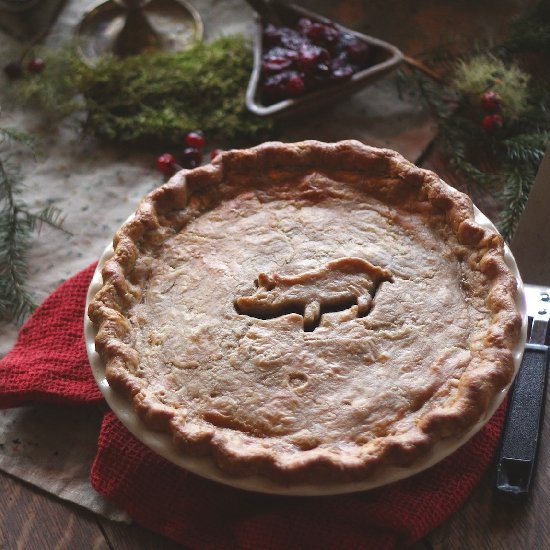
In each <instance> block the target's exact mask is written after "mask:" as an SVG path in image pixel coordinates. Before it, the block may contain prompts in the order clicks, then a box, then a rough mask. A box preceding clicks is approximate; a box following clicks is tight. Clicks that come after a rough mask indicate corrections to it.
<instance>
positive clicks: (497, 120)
mask: <svg viewBox="0 0 550 550" xmlns="http://www.w3.org/2000/svg"><path fill="white" fill-rule="evenodd" d="M480 103H481V108H482V109H483V111H485V112H486V113H487V114H486V115H485V116H484V117H483V118H482V119H481V125H482V126H483V128H484V130H485V131H486V132H487V133H488V134H494V133H495V132H496V131H497V130H500V129H501V128H502V127H503V126H504V117H503V116H502V98H501V97H500V95H499V94H497V93H496V92H493V91H488V92H484V93H483V95H482V96H481V101H480Z"/></svg>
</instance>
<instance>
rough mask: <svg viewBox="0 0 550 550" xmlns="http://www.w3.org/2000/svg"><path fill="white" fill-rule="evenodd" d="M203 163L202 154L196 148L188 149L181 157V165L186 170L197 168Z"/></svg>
mask: <svg viewBox="0 0 550 550" xmlns="http://www.w3.org/2000/svg"><path fill="white" fill-rule="evenodd" d="M201 162H202V153H201V151H200V150H199V149H197V148H196V147H187V148H186V149H184V150H183V154H182V156H181V165H182V166H183V167H184V168H196V167H197V166H200V164H201Z"/></svg>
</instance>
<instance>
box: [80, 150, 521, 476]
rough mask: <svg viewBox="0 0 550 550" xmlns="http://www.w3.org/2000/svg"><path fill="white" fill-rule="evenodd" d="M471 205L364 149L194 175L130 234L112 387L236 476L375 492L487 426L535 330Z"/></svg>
mask: <svg viewBox="0 0 550 550" xmlns="http://www.w3.org/2000/svg"><path fill="white" fill-rule="evenodd" d="M516 286H517V282H516V278H515V276H514V275H513V274H512V273H511V272H510V269H509V268H508V267H507V264H506V262H505V260H504V247H503V240H502V238H501V237H500V236H499V235H498V234H497V233H496V232H495V231H494V230H492V229H490V228H489V229H488V228H486V227H482V226H480V225H479V224H477V223H476V221H475V220H474V210H473V205H472V203H471V201H470V199H469V198H468V197H467V196H465V195H464V194H462V193H460V192H458V191H456V190H454V189H452V188H451V187H449V186H447V185H446V184H445V183H443V182H442V181H441V180H440V179H439V178H438V177H437V176H436V175H435V174H434V173H432V172H429V171H426V170H422V169H419V168H417V167H416V166H414V165H413V164H411V163H410V162H408V161H406V160H405V159H404V158H403V157H401V156H400V155H399V154H398V153H395V152H393V151H389V150H384V149H375V148H372V147H368V146H365V145H363V144H361V143H359V142H356V141H343V142H340V143H334V144H326V143H321V142H317V141H305V142H301V143H295V144H282V143H266V144H263V145H260V146H258V147H255V148H252V149H248V150H235V151H227V152H225V153H223V154H221V155H220V156H218V157H217V158H216V160H215V161H214V162H213V163H212V164H211V165H208V166H203V167H200V168H196V169H194V170H190V171H185V170H184V171H181V172H179V173H177V174H176V175H175V176H174V177H173V178H172V179H171V180H170V181H169V182H168V183H166V184H165V185H163V186H162V187H160V188H158V189H156V190H155V191H153V192H152V193H150V194H149V195H148V196H147V197H146V198H145V199H144V200H143V201H142V203H141V205H140V206H139V208H138V209H137V211H136V213H135V215H134V216H133V217H132V218H131V219H130V220H129V221H128V222H126V223H125V224H124V225H123V226H122V228H121V229H120V230H119V231H118V233H117V234H116V236H115V239H114V255H113V257H112V258H111V259H109V260H108V261H107V262H106V263H105V266H104V268H103V286H102V288H101V289H100V290H99V292H98V293H97V294H96V295H95V297H94V298H93V300H92V301H91V303H90V306H89V316H90V319H91V320H92V323H93V324H94V326H95V328H96V329H97V337H96V349H97V351H98V352H99V354H100V356H101V358H102V360H103V362H104V363H105V365H106V378H107V380H108V382H109V384H110V386H111V387H112V388H114V390H115V391H116V392H120V393H122V394H123V395H125V396H126V397H127V399H128V400H131V402H132V403H133V406H134V408H135V410H136V411H137V413H138V414H139V416H140V417H141V418H142V419H143V421H144V422H145V423H146V425H147V426H148V427H149V428H151V429H153V430H161V431H166V432H169V433H171V434H172V436H173V444H174V445H175V446H176V448H177V450H178V452H181V453H189V454H209V455H211V456H213V457H214V459H215V461H216V463H217V464H218V466H219V468H221V469H222V470H223V471H225V472H227V473H229V474H230V475H235V476H239V475H249V474H257V473H259V474H262V475H266V476H268V477H270V478H272V479H275V480H279V481H283V482H288V483H302V482H308V483H309V482H314V483H323V482H327V481H329V482H331V481H338V482H339V481H350V480H365V479H367V478H369V477H370V476H373V475H375V472H376V469H377V467H378V466H380V465H385V466H388V465H397V466H409V465H411V464H413V463H414V462H415V461H417V460H419V459H421V458H423V457H425V456H427V455H428V454H429V453H430V452H431V451H432V449H433V448H434V446H435V445H436V444H437V443H438V442H441V441H443V440H445V439H447V438H460V437H461V436H463V435H464V434H465V433H467V432H468V431H469V430H471V429H472V427H473V426H474V425H475V424H476V423H478V422H479V421H480V419H482V418H483V417H484V415H485V414H486V412H487V409H488V406H489V404H490V403H491V401H492V400H493V399H494V398H495V396H496V395H497V394H498V393H499V392H501V391H502V389H503V388H505V387H506V386H507V385H508V384H509V383H510V381H511V379H512V377H513V374H514V361H513V350H514V348H515V346H517V342H518V339H519V333H520V326H521V315H520V313H519V312H518V308H517V306H516Z"/></svg>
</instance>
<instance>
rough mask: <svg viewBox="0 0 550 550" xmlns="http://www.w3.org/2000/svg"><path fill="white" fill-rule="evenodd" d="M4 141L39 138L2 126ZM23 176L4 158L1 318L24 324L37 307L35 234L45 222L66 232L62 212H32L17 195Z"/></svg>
mask: <svg viewBox="0 0 550 550" xmlns="http://www.w3.org/2000/svg"><path fill="white" fill-rule="evenodd" d="M0 140H1V141H4V142H5V141H9V142H17V143H23V144H25V145H27V146H33V144H34V143H35V140H34V139H33V138H32V137H30V136H28V135H27V134H24V133H22V132H19V131H17V130H13V129H6V128H0ZM20 185H21V179H20V177H19V176H18V174H17V172H16V171H15V170H10V169H9V158H4V159H2V158H0V320H2V321H15V322H17V323H20V322H21V321H23V319H24V318H25V317H26V316H27V315H29V314H30V313H31V312H32V311H33V309H34V308H35V307H36V304H35V303H34V300H33V299H32V296H31V294H30V293H29V291H28V290H27V288H26V285H25V281H26V279H27V275H28V264H27V258H28V252H29V250H30V246H31V237H32V234H33V233H34V232H36V231H39V230H40V227H41V226H42V225H43V224H47V225H49V226H51V227H54V228H56V229H60V230H62V231H64V229H63V228H62V219H61V212H60V210H59V209H58V208H56V207H55V206H48V207H46V208H44V209H42V210H40V211H38V212H36V213H33V212H30V211H29V210H28V209H27V207H26V205H25V203H24V202H23V201H21V200H19V199H18V198H17V195H18V194H19V192H20Z"/></svg>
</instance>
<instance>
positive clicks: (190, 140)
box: [185, 130, 206, 149]
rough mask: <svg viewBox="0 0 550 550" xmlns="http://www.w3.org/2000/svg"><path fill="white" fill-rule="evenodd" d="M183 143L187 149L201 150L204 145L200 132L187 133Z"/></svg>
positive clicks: (204, 141)
mask: <svg viewBox="0 0 550 550" xmlns="http://www.w3.org/2000/svg"><path fill="white" fill-rule="evenodd" d="M185 143H186V145H188V146H189V147H193V148H195V149H202V148H203V147H204V146H205V145H206V140H205V139H204V135H203V133H202V132H201V131H200V130H195V131H194V132H189V133H188V134H187V135H186V136H185Z"/></svg>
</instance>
